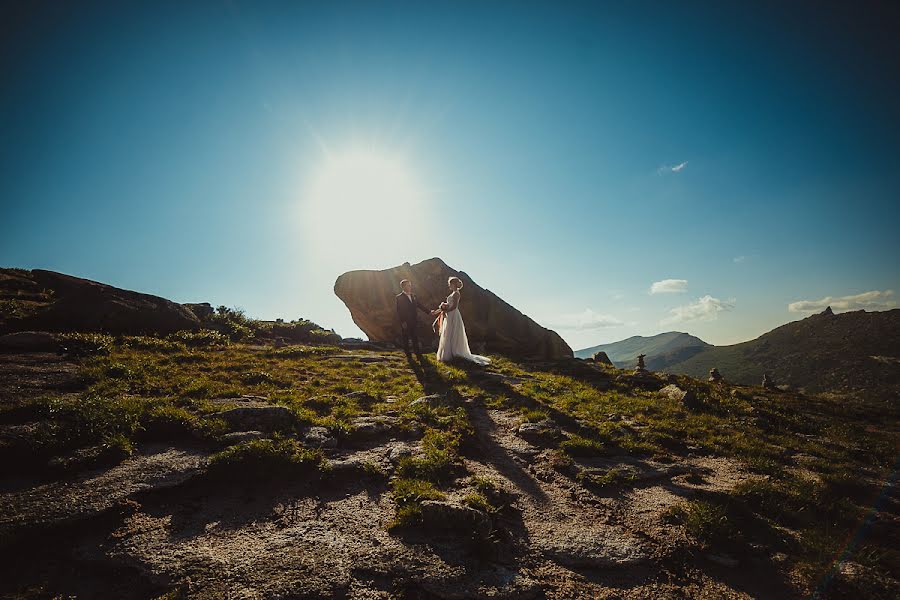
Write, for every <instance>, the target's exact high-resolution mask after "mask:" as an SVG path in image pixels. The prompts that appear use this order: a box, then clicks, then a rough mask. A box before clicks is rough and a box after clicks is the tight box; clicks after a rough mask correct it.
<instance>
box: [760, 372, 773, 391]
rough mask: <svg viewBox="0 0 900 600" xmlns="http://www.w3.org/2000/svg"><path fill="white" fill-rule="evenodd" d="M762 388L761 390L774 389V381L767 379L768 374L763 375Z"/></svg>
mask: <svg viewBox="0 0 900 600" xmlns="http://www.w3.org/2000/svg"><path fill="white" fill-rule="evenodd" d="M762 386H763V389H766V390H774V389H775V381H774V380H773V379H772V378H771V377H769V374H768V373H763V380H762Z"/></svg>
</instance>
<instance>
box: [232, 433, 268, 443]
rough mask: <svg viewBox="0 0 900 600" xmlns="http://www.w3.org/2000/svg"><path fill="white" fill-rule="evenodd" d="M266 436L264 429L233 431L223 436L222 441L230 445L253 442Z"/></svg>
mask: <svg viewBox="0 0 900 600" xmlns="http://www.w3.org/2000/svg"><path fill="white" fill-rule="evenodd" d="M264 437H266V434H264V433H263V432H262V431H232V432H231V433H226V434H225V435H223V436H222V441H223V442H224V443H226V444H227V445H229V446H233V445H234V444H240V443H241V442H252V441H253V440H259V439H262V438H264Z"/></svg>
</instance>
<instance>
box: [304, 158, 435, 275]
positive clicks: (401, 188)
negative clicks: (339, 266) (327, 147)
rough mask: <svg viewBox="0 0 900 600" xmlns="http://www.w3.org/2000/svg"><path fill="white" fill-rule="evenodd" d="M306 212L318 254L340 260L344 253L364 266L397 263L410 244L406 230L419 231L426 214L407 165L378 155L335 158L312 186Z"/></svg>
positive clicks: (317, 173)
mask: <svg viewBox="0 0 900 600" xmlns="http://www.w3.org/2000/svg"><path fill="white" fill-rule="evenodd" d="M305 206H306V211H305V213H306V221H307V226H308V228H309V238H310V241H312V242H313V243H314V244H315V245H316V249H317V250H318V251H319V252H318V254H322V253H327V254H328V255H329V256H331V257H332V258H335V259H337V258H338V257H339V255H341V254H343V252H342V250H344V251H349V252H350V254H351V255H352V256H353V257H356V258H362V259H363V260H365V259H368V260H372V259H375V260H396V257H397V256H400V255H401V254H402V249H403V243H402V240H403V238H404V237H406V238H407V240H408V239H409V237H408V234H404V233H403V230H404V229H407V230H409V229H413V230H414V231H415V228H417V227H418V226H419V225H420V223H421V221H422V220H423V219H424V216H423V215H424V211H425V208H426V207H425V194H424V191H423V189H422V186H421V185H420V184H419V182H418V181H417V179H416V177H415V176H414V174H413V171H412V169H411V168H410V166H409V165H408V163H407V162H406V160H405V159H404V158H403V157H402V156H399V155H393V154H390V153H388V152H384V151H379V150H376V149H353V150H349V151H346V152H342V153H336V154H329V156H328V157H327V158H326V159H325V160H324V162H323V163H322V164H321V165H320V166H319V167H318V168H317V169H316V170H315V172H314V173H313V174H312V177H311V179H310V180H309V186H308V188H307V192H306V199H305ZM336 236H339V237H340V242H337V241H336ZM398 240H401V241H400V242H398ZM361 251H364V252H365V254H364V255H363V256H360V254H359V253H360V252H361Z"/></svg>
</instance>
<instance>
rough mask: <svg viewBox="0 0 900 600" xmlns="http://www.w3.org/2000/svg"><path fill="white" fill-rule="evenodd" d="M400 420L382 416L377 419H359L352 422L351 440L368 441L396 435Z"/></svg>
mask: <svg viewBox="0 0 900 600" xmlns="http://www.w3.org/2000/svg"><path fill="white" fill-rule="evenodd" d="M399 422H400V419H399V418H397V417H393V416H388V415H383V416H378V417H359V418H356V419H354V420H353V428H352V430H353V434H352V436H353V439H354V440H356V441H370V440H373V439H376V438H381V437H387V436H389V435H392V434H395V433H397V429H398V425H399Z"/></svg>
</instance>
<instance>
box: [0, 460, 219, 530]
mask: <svg viewBox="0 0 900 600" xmlns="http://www.w3.org/2000/svg"><path fill="white" fill-rule="evenodd" d="M147 450H150V449H149V448H148V449H147ZM206 459H207V454H206V453H203V452H200V451H198V450H188V449H181V448H172V447H156V448H154V449H153V450H150V452H149V453H146V454H140V455H137V456H134V457H132V458H130V459H128V460H126V461H124V462H122V463H121V464H119V465H117V466H115V467H113V468H111V469H109V470H108V471H101V472H98V471H92V472H89V473H86V474H85V475H84V476H82V477H81V478H79V479H76V480H74V481H57V482H53V483H49V484H46V485H41V486H38V487H35V488H31V489H28V490H22V491H18V492H12V493H8V494H2V495H0V538H2V537H4V536H6V535H8V534H9V533H11V532H13V531H15V530H17V529H19V528H25V527H29V526H34V525H55V524H62V523H66V522H73V521H78V520H81V519H86V518H90V517H92V516H95V515H97V514H99V513H101V512H103V511H105V510H107V509H109V508H111V507H113V506H114V505H115V504H117V503H118V502H120V501H121V500H124V499H126V498H128V497H130V496H131V495H133V494H135V493H137V492H142V491H146V490H156V489H163V488H167V487H173V486H176V485H179V484H181V483H184V482H185V481H187V480H188V479H190V478H192V477H194V476H195V475H197V474H198V473H199V472H200V471H201V470H202V469H203V467H204V465H205V464H206Z"/></svg>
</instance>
